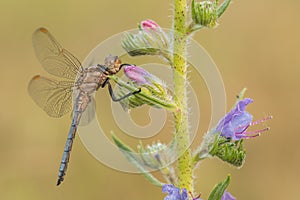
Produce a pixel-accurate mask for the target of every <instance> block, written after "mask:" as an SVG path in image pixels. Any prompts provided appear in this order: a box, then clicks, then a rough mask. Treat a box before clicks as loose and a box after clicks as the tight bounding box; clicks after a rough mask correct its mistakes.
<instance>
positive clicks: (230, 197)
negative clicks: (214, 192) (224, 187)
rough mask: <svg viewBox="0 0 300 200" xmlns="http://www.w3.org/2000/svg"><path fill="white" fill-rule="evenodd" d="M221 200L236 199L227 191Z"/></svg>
mask: <svg viewBox="0 0 300 200" xmlns="http://www.w3.org/2000/svg"><path fill="white" fill-rule="evenodd" d="M221 200H236V198H235V197H234V196H232V195H231V194H230V193H229V192H227V191H225V192H224V193H223V195H222V199H221Z"/></svg>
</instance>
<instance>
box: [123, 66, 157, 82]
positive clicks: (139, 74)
mask: <svg viewBox="0 0 300 200" xmlns="http://www.w3.org/2000/svg"><path fill="white" fill-rule="evenodd" d="M123 69H124V73H125V75H126V76H127V77H128V78H129V79H131V80H132V81H134V82H135V83H137V84H138V85H144V84H151V81H150V80H151V79H153V77H154V76H153V75H152V74H150V73H149V72H147V71H146V70H144V69H143V68H141V67H138V66H135V65H127V66H124V68H123Z"/></svg>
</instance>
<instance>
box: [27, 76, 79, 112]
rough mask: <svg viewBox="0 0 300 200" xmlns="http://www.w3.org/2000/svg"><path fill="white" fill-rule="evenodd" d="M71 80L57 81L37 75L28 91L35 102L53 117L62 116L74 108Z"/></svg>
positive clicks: (30, 83)
mask: <svg viewBox="0 0 300 200" xmlns="http://www.w3.org/2000/svg"><path fill="white" fill-rule="evenodd" d="M73 86H74V83H73V82H71V81H55V80H51V79H48V78H46V77H42V76H39V75H37V76H35V77H33V78H32V79H31V81H30V82H29V85H28V92H29V94H30V96H31V97H32V99H33V100H34V101H35V103H36V104H37V105H38V106H39V107H41V108H42V109H43V110H44V111H45V112H46V113H47V114H48V115H49V116H51V117H61V116H63V115H64V114H66V113H68V112H69V111H70V110H71V109H72V92H73V91H72V87H73Z"/></svg>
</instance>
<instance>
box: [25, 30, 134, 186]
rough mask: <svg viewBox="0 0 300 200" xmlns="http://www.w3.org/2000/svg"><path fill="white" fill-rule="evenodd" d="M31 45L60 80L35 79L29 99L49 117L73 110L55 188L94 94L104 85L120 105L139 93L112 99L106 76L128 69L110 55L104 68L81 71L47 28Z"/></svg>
mask: <svg viewBox="0 0 300 200" xmlns="http://www.w3.org/2000/svg"><path fill="white" fill-rule="evenodd" d="M32 42H33V47H34V50H35V54H36V56H37V58H38V60H39V61H40V63H41V65H42V67H43V68H44V69H45V70H46V71H47V72H48V73H49V74H52V75H54V76H56V77H59V79H54V78H47V77H44V76H41V75H36V76H34V77H33V78H32V79H31V80H30V82H29V85H28V92H29V94H30V96H31V97H32V99H33V100H34V102H35V103H36V104H37V105H38V106H39V107H40V108H42V109H43V110H44V111H45V112H46V113H47V114H48V115H49V116H51V117H56V118H58V117H62V116H63V115H65V114H66V113H68V112H70V111H71V110H73V112H72V123H71V126H70V129H69V133H68V137H67V141H66V144H65V148H64V152H63V156H62V159H61V162H60V167H59V172H58V179H57V184H56V185H60V184H61V183H62V182H63V180H64V176H65V174H66V171H67V167H68V163H69V159H70V153H71V149H72V145H73V140H74V138H75V133H76V130H77V127H78V125H81V120H83V118H84V116H87V117H86V118H87V122H88V121H90V120H91V119H92V117H93V111H94V109H93V106H94V103H95V100H94V99H93V94H94V93H95V92H96V91H97V90H98V89H99V88H104V87H105V86H106V85H107V86H108V91H109V94H110V96H111V98H112V100H113V101H121V100H123V99H125V98H127V97H129V96H131V95H134V94H136V93H138V92H140V89H138V90H137V91H134V92H129V93H128V94H125V95H123V96H122V97H116V96H115V94H114V92H113V89H112V86H111V84H110V82H109V77H108V76H109V75H114V74H116V73H118V72H119V71H120V69H121V68H122V67H123V66H125V65H129V64H122V63H121V60H120V59H119V57H118V56H112V55H109V56H107V57H106V58H105V60H104V64H97V65H91V66H88V67H85V68H84V67H83V66H82V65H81V63H80V62H79V60H78V59H77V58H76V57H75V56H73V55H72V54H71V53H70V52H69V51H67V50H66V49H64V48H63V47H62V46H61V45H60V44H59V43H58V42H57V41H56V39H55V38H54V37H53V36H52V35H51V33H50V32H49V31H48V30H47V29H46V28H39V29H37V30H36V31H35V32H34V33H33V36H32ZM61 79H62V80H61Z"/></svg>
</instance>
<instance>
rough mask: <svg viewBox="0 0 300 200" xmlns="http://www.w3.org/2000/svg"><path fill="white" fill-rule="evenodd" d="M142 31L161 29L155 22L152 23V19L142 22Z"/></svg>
mask: <svg viewBox="0 0 300 200" xmlns="http://www.w3.org/2000/svg"><path fill="white" fill-rule="evenodd" d="M141 29H142V30H149V29H151V30H157V29H160V26H159V25H158V24H157V23H156V22H155V21H152V20H151V19H147V20H144V21H142V22H141Z"/></svg>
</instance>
